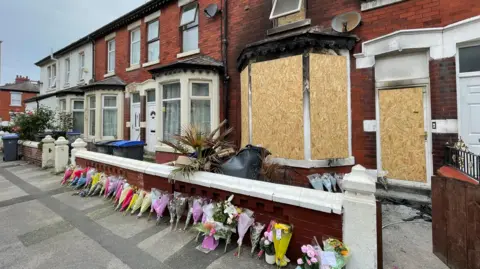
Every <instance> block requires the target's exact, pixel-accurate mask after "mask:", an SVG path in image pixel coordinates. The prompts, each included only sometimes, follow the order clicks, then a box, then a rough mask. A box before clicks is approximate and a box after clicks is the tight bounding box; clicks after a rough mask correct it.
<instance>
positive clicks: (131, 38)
mask: <svg viewBox="0 0 480 269" xmlns="http://www.w3.org/2000/svg"><path fill="white" fill-rule="evenodd" d="M137 31H138V41H133V33H135V32H137ZM141 41H142V33H141V31H140V27H138V28H135V29H133V30H131V31H130V66H137V65H140V62H141V61H142V60H141V58H142V46H141V43H140V42H141ZM136 43H139V47H138V50H139V51H138V53H139V58H138V63H134V62H133V44H136Z"/></svg>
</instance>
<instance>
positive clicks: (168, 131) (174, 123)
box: [162, 83, 181, 142]
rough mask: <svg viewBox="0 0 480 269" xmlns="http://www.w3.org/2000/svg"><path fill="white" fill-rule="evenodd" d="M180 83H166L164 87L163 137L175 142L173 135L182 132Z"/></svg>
mask: <svg viewBox="0 0 480 269" xmlns="http://www.w3.org/2000/svg"><path fill="white" fill-rule="evenodd" d="M180 89H181V88H180V83H171V84H165V85H163V88H162V112H163V113H162V114H163V117H162V120H163V139H164V140H165V141H171V142H173V136H174V135H178V134H180V128H181V119H180V113H181V112H180V109H181V108H180V100H181V93H180V92H181V90H180Z"/></svg>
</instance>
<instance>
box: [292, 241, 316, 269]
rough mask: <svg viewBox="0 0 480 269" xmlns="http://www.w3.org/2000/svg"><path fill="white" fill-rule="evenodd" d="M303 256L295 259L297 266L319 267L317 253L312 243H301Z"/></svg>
mask: <svg viewBox="0 0 480 269" xmlns="http://www.w3.org/2000/svg"><path fill="white" fill-rule="evenodd" d="M301 250H302V253H303V257H302V258H300V259H298V260H297V264H298V265H299V266H298V267H299V268H314V269H316V268H319V266H320V265H319V261H318V255H317V252H316V251H315V248H314V247H313V246H312V245H303V246H302V247H301Z"/></svg>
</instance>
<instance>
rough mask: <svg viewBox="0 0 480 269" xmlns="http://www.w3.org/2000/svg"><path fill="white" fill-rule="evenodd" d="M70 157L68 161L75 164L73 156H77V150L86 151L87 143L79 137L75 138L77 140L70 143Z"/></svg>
mask: <svg viewBox="0 0 480 269" xmlns="http://www.w3.org/2000/svg"><path fill="white" fill-rule="evenodd" d="M72 147H73V149H72V159H71V160H70V163H71V164H72V165H75V164H76V163H75V156H77V154H78V153H79V152H82V151H87V143H86V142H85V141H83V140H82V139H81V138H77V140H75V142H73V143H72Z"/></svg>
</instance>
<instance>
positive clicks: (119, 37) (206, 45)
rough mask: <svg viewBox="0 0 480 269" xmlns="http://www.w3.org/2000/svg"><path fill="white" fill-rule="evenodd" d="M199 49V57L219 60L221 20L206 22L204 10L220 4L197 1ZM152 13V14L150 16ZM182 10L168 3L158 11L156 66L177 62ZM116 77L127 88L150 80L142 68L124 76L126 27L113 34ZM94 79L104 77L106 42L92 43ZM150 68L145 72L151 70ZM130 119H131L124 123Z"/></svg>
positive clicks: (144, 38)
mask: <svg viewBox="0 0 480 269" xmlns="http://www.w3.org/2000/svg"><path fill="white" fill-rule="evenodd" d="M198 2H199V48H200V53H201V54H204V55H208V56H210V57H213V58H215V59H217V60H219V61H220V60H221V32H220V27H221V16H215V17H214V18H213V19H208V18H207V17H206V16H205V15H204V14H203V10H204V9H205V8H206V7H207V6H208V5H209V4H212V3H216V4H218V5H219V6H221V1H220V0H199V1H198ZM153 12H155V10H152V13H153ZM180 14H181V9H180V8H179V7H178V5H177V2H175V1H174V2H171V3H169V4H167V5H165V6H164V7H163V8H162V9H161V15H160V17H159V18H158V20H159V22H160V23H159V24H160V32H159V33H160V63H159V64H158V65H155V66H160V65H167V64H171V63H173V62H175V61H177V60H178V59H177V54H178V53H180V52H181V47H182V46H181V44H182V43H181V32H180V30H179V22H180ZM140 30H141V49H140V51H141V59H140V64H143V63H146V62H147V25H146V24H145V22H144V21H143V19H142V21H141V25H140ZM115 42H116V50H115V74H116V75H117V76H119V77H120V78H121V79H123V80H124V81H125V82H126V83H127V84H128V83H132V82H143V81H145V80H147V79H150V78H151V75H150V73H149V72H148V71H147V69H145V68H139V69H137V70H134V71H130V72H127V71H126V69H127V68H128V67H129V66H130V32H129V31H128V30H127V26H124V27H121V28H119V29H117V30H116V37H115ZM95 49H96V53H95V79H96V80H102V79H103V76H104V75H105V74H106V73H107V45H106V42H105V38H104V37H101V38H98V39H97V40H96V41H95ZM155 66H149V67H148V68H154V67H155ZM129 118H130V115H129V116H128V118H127V119H129Z"/></svg>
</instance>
